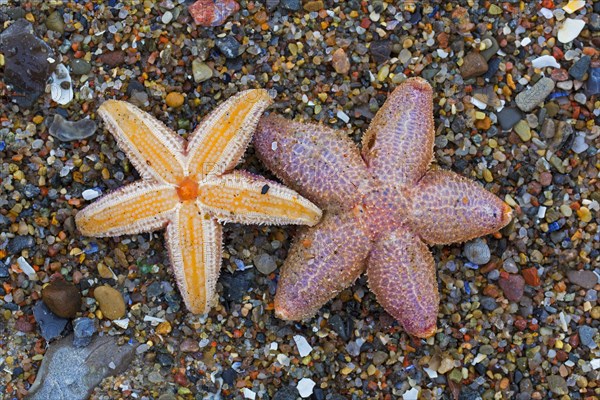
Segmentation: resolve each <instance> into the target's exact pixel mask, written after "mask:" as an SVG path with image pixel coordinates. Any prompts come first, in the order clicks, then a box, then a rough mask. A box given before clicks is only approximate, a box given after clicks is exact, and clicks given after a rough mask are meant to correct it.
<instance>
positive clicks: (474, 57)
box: [460, 51, 488, 79]
mask: <svg viewBox="0 0 600 400" xmlns="http://www.w3.org/2000/svg"><path fill="white" fill-rule="evenodd" d="M487 70H488V64H487V61H486V59H485V58H484V57H483V56H482V55H481V54H480V53H479V52H476V51H472V52H470V53H469V54H467V55H466V56H465V58H464V59H463V65H462V66H461V67H460V74H461V75H462V77H463V79H469V78H475V77H477V76H481V75H483V74H485V73H486V72H487Z"/></svg>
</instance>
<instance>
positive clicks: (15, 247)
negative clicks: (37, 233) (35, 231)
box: [6, 236, 35, 256]
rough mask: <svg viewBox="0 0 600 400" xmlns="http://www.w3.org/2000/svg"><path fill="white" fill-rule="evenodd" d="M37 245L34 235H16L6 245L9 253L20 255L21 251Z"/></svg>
mask: <svg viewBox="0 0 600 400" xmlns="http://www.w3.org/2000/svg"><path fill="white" fill-rule="evenodd" d="M33 246H35V239H34V238H33V236H15V237H14V238H12V239H11V240H10V241H9V242H8V245H7V246H6V251H7V252H8V254H11V255H14V256H18V255H19V253H21V251H23V250H25V249H27V248H32V247H33Z"/></svg>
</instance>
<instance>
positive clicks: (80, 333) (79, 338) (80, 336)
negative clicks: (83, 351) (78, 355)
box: [73, 317, 96, 347]
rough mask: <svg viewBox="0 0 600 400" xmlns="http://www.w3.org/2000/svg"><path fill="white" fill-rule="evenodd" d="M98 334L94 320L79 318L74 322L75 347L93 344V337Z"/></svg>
mask: <svg viewBox="0 0 600 400" xmlns="http://www.w3.org/2000/svg"><path fill="white" fill-rule="evenodd" d="M95 332H96V325H95V323H94V320H93V319H90V318H85V317H84V318H77V319H76V320H75V321H73V333H74V337H73V346H75V347H85V346H87V345H89V344H90V343H91V342H92V337H93V336H94V333H95Z"/></svg>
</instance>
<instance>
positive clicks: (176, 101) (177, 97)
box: [165, 92, 185, 108]
mask: <svg viewBox="0 0 600 400" xmlns="http://www.w3.org/2000/svg"><path fill="white" fill-rule="evenodd" d="M184 102H185V96H184V95H182V94H181V93H179V92H171V93H169V94H167V97H166V98H165V103H167V106H168V107H173V108H179V107H181V106H182V105H183V103H184Z"/></svg>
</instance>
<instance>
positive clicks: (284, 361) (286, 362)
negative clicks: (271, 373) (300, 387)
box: [277, 353, 290, 367]
mask: <svg viewBox="0 0 600 400" xmlns="http://www.w3.org/2000/svg"><path fill="white" fill-rule="evenodd" d="M277 362H278V363H279V364H281V365H282V366H284V367H289V366H290V358H289V357H288V356H286V355H285V354H283V353H280V354H277Z"/></svg>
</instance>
